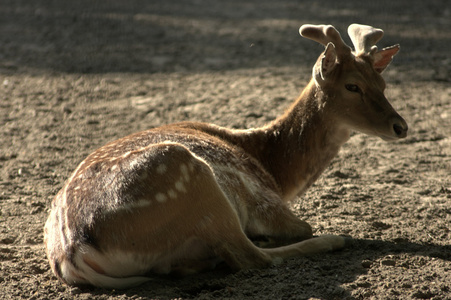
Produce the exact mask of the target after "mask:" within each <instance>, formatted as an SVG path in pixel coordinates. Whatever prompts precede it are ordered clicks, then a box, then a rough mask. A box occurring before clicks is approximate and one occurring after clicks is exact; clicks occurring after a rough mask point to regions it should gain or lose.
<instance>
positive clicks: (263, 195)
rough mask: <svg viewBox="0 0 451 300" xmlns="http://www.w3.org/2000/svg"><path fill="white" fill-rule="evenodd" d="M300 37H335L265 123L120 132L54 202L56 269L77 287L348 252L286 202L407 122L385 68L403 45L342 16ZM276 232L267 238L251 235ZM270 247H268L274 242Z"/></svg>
mask: <svg viewBox="0 0 451 300" xmlns="http://www.w3.org/2000/svg"><path fill="white" fill-rule="evenodd" d="M299 31H300V34H301V35H302V36H304V37H306V38H309V39H312V40H314V41H316V42H319V43H321V44H323V45H324V46H325V51H324V52H323V53H322V54H321V55H320V56H319V58H318V60H317V61H316V63H315V65H314V67H313V74H312V79H311V80H310V82H309V83H308V85H307V86H306V87H305V89H304V90H303V92H302V93H301V95H300V97H299V98H298V99H297V100H296V101H295V102H294V103H293V104H292V105H291V107H290V108H289V109H288V110H287V111H286V112H285V114H283V115H282V116H280V117H278V118H277V119H276V120H274V121H273V122H271V123H269V124H267V125H266V126H263V127H261V128H255V129H248V130H232V129H227V128H224V127H219V126H216V125H211V124H205V123H194V122H183V123H177V124H171V125H166V126H162V127H158V128H154V129H150V130H147V131H143V132H139V133H135V134H132V135H130V136H127V137H125V138H122V139H119V140H117V141H113V142H111V143H109V144H107V145H105V146H103V147H101V148H100V149H98V150H96V151H95V152H93V153H92V154H91V155H89V156H88V157H87V158H86V159H85V160H84V161H83V162H81V163H80V165H79V166H78V167H77V169H76V170H75V171H74V173H73V174H72V176H71V177H70V178H69V179H68V180H67V182H66V184H65V186H64V187H63V188H62V190H61V191H60V192H59V193H58V194H57V195H56V197H55V199H54V200H53V202H52V208H51V212H50V216H49V217H48V220H47V223H46V225H45V230H44V231H45V244H46V250H47V256H48V259H49V261H50V265H51V268H52V269H53V271H54V273H55V274H56V276H57V277H58V278H59V279H61V280H62V281H63V282H65V283H67V284H69V285H78V284H91V285H94V286H100V287H109V288H126V287H129V286H133V285H138V284H141V283H143V282H146V281H148V280H150V279H149V278H150V277H146V275H149V274H162V273H164V274H167V273H180V274H191V273H196V272H199V271H202V270H205V269H208V268H213V267H214V266H215V265H216V264H217V263H218V262H220V261H225V262H226V263H227V264H228V265H229V266H230V267H231V268H232V269H236V270H238V269H247V268H260V267H266V266H270V265H271V264H276V263H279V262H281V261H282V260H283V259H285V258H289V257H296V256H304V255H308V254H315V253H321V252H325V251H331V250H335V249H340V248H342V247H344V245H345V238H343V237H341V236H333V235H325V236H319V237H312V229H311V227H310V225H309V224H307V223H306V222H305V221H302V220H300V219H298V218H297V217H296V216H295V215H294V214H293V213H292V212H291V211H290V209H289V208H288V206H287V204H288V203H289V202H290V201H292V200H293V199H295V198H296V197H297V196H299V195H302V194H303V193H304V192H305V191H306V190H307V189H308V188H309V187H310V186H311V185H312V183H313V182H314V181H315V180H316V179H317V178H318V176H319V175H320V174H321V173H322V172H323V170H324V169H325V168H326V167H327V165H328V163H329V162H330V161H331V159H332V158H333V157H334V156H335V155H336V154H337V153H338V151H339V148H340V147H341V146H342V144H343V143H345V142H346V141H347V140H348V139H349V136H350V131H352V130H357V131H360V132H363V133H367V134H370V135H375V136H378V137H381V138H382V139H384V140H396V139H399V138H404V137H405V136H406V135H407V124H406V122H405V121H404V119H403V118H401V117H400V115H399V114H398V113H397V112H396V111H395V110H394V109H393V107H392V106H391V105H390V103H389V102H388V101H387V99H386V98H385V96H384V89H385V82H384V80H383V79H382V76H381V75H380V73H381V72H382V71H383V70H384V69H385V68H386V67H387V65H388V64H389V63H390V62H391V60H392V58H393V56H394V55H395V54H396V53H397V52H398V50H399V45H395V46H392V47H389V48H385V49H382V50H380V51H379V50H378V48H377V47H376V46H375V44H376V42H378V41H379V40H380V39H381V38H382V35H383V31H382V30H380V29H375V28H373V27H370V26H365V25H358V24H353V25H351V26H349V28H348V33H349V35H350V37H351V40H352V42H353V44H354V47H355V50H354V51H352V50H351V48H350V47H349V46H347V45H346V44H345V42H344V41H343V40H342V38H341V36H340V34H339V32H338V31H337V30H336V29H335V28H334V27H333V26H331V25H317V26H315V25H303V26H302V27H301V28H300V30H299ZM262 236H264V237H267V238H268V241H269V242H267V245H265V247H261V246H257V245H256V243H253V242H252V241H253V240H254V239H255V238H256V237H262ZM266 246H269V247H266Z"/></svg>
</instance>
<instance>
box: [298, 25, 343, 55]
mask: <svg viewBox="0 0 451 300" xmlns="http://www.w3.org/2000/svg"><path fill="white" fill-rule="evenodd" d="M299 33H300V34H301V36H303V37H305V38H308V39H311V40H314V41H316V42H318V43H320V44H322V45H324V46H327V44H329V43H333V44H334V46H335V48H336V49H337V50H338V51H340V50H341V51H342V52H344V53H348V52H350V51H351V48H350V47H349V46H348V45H346V43H345V42H344V41H343V39H342V38H341V35H340V33H339V32H338V31H337V29H335V27H333V26H332V25H311V24H305V25H302V26H301V28H299Z"/></svg>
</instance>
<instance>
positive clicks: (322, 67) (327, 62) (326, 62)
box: [313, 43, 337, 81]
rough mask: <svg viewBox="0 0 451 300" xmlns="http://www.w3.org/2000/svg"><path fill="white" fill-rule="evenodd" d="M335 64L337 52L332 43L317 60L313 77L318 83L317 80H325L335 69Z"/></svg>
mask: <svg viewBox="0 0 451 300" xmlns="http://www.w3.org/2000/svg"><path fill="white" fill-rule="evenodd" d="M336 64H337V52H336V51H335V46H334V44H332V43H328V44H327V46H326V50H324V53H323V54H322V56H321V57H320V59H318V61H317V63H316V65H315V68H314V69H313V73H314V74H313V77H314V78H315V79H316V80H317V81H318V80H319V79H321V80H325V79H326V77H327V75H329V74H330V73H331V72H332V71H333V70H334V68H335V66H336Z"/></svg>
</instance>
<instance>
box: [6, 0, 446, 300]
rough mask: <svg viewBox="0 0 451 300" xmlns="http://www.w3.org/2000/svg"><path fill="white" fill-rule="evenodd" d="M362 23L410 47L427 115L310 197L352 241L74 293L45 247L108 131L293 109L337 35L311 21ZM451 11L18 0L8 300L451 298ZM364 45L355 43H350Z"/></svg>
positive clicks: (419, 102)
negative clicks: (74, 175)
mask: <svg viewBox="0 0 451 300" xmlns="http://www.w3.org/2000/svg"><path fill="white" fill-rule="evenodd" d="M305 23H313V24H333V25H334V26H336V28H337V29H339V30H340V31H341V32H342V35H343V36H344V38H345V39H346V41H349V38H348V37H347V35H346V34H345V32H346V31H345V30H346V28H347V26H348V25H349V24H351V23H363V24H369V25H372V26H375V27H379V28H382V29H384V30H385V33H386V35H385V37H384V39H383V40H382V41H381V42H380V45H381V46H390V45H392V44H396V43H399V44H401V52H400V53H399V54H398V55H397V56H396V57H395V59H394V61H393V63H392V65H391V66H390V67H389V69H388V70H387V71H386V72H385V73H384V74H385V75H384V77H385V78H386V81H387V83H388V88H387V92H386V95H387V96H388V98H389V99H391V102H392V104H393V106H394V107H395V108H396V109H397V110H398V112H399V113H400V114H401V115H402V116H403V117H404V118H405V119H406V120H407V122H408V123H409V126H410V131H409V136H408V137H407V138H406V139H404V140H402V141H399V142H392V143H386V142H383V141H382V140H380V139H379V138H376V137H369V136H365V135H363V134H359V133H356V134H353V136H352V137H351V139H350V140H349V142H348V143H347V144H345V146H344V147H343V149H342V151H341V152H340V154H339V155H338V156H337V157H336V159H335V160H334V161H333V162H332V164H331V166H330V167H329V168H328V169H327V170H326V171H325V173H324V174H323V175H322V177H321V178H320V179H319V180H318V181H317V182H316V183H315V185H314V186H313V187H312V188H311V189H310V190H309V192H308V193H307V194H306V195H305V196H304V197H302V199H301V198H300V199H298V200H297V201H296V202H295V203H293V210H294V211H295V212H296V214H297V215H298V216H299V218H302V219H305V220H307V221H308V222H310V223H311V224H312V226H313V228H314V233H315V234H316V235H321V234H327V233H332V234H340V235H348V236H351V237H353V238H355V242H354V243H353V245H352V246H351V247H349V248H346V249H345V250H343V251H339V252H335V253H330V254H326V255H318V256H312V257H308V258H301V259H291V260H288V261H286V262H284V263H283V264H281V265H279V266H276V267H272V268H268V269H263V270H248V271H240V272H237V273H232V272H231V271H230V270H228V269H227V268H226V267H222V268H218V269H217V270H214V271H212V272H208V273H204V274H200V275H196V276H192V277H187V278H184V279H173V278H166V277H155V278H154V281H152V282H151V283H149V284H145V285H142V286H140V287H137V288H133V289H129V290H122V291H121V290H106V289H95V288H86V289H85V288H70V287H67V286H65V285H62V284H61V283H59V282H58V281H57V280H56V277H55V276H54V275H53V274H52V272H51V270H50V268H49V265H48V263H47V260H46V257H45V253H44V247H43V226H44V222H45V220H46V218H47V215H48V208H49V206H50V202H51V201H52V198H53V197H54V196H55V194H56V193H57V192H58V190H59V189H60V188H61V187H62V186H63V183H64V181H65V180H66V179H67V178H68V177H69V175H70V174H71V172H72V171H73V170H74V169H75V167H76V166H77V164H78V163H79V162H81V161H82V160H83V159H84V157H86V156H87V155H88V154H89V153H90V152H92V151H93V150H95V149H96V148H98V147H100V146H102V145H103V144H105V143H106V142H108V141H111V140H114V139H117V138H119V137H122V136H125V135H127V134H130V133H133V132H136V131H139V130H144V129H147V128H151V127H154V126H158V125H161V124H166V123H170V122H175V121H182V120H195V121H205V122H211V123H216V124H219V125H225V126H229V127H233V128H249V127H255V126H260V125H263V124H264V123H266V122H268V121H270V120H272V119H273V118H275V117H276V116H277V115H279V114H281V113H282V112H283V111H284V110H285V109H286V108H287V107H288V105H289V104H290V103H291V101H293V100H294V99H295V98H296V97H297V95H298V94H299V93H300V91H301V90H302V88H303V86H304V85H305V84H306V83H307V81H308V80H309V77H310V74H311V67H312V66H313V64H314V62H315V60H316V58H317V57H318V55H319V54H320V53H321V52H322V50H323V47H322V46H320V45H318V44H316V43H315V42H313V41H310V40H307V39H303V38H301V37H300V36H299V34H298V28H299V26H301V25H302V24H305ZM450 28H451V7H450V6H449V3H448V1H447V0H428V1H420V0H409V1H406V0H403V1H392V0H390V1H388V0H379V1H360V0H348V1H335V0H328V1H295V0H282V1H269V0H263V1H261V0H260V1H256V0H249V1H248V0H242V1H234V0H232V1H212V0H208V1H207V0H190V1H185V0H172V1H144V0H131V1H119V0H116V1H92V0H89V1H88V0H81V1H70V2H69V1H51V0H28V1H27V0H9V1H8V0H5V1H1V2H0V141H1V142H0V204H1V206H0V299H21V298H23V299H153V298H161V299H167V298H179V299H190V298H196V299H216V298H233V299H309V298H310V299H451V246H450V241H451V232H450V223H451V175H450V174H451V85H450V78H451V57H450V55H449V53H450V50H449V49H451V30H450ZM349 43H350V42H349Z"/></svg>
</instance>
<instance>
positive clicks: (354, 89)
mask: <svg viewBox="0 0 451 300" xmlns="http://www.w3.org/2000/svg"><path fill="white" fill-rule="evenodd" d="M345 88H346V89H347V90H348V91H350V92H353V93H360V88H359V87H358V86H357V85H355V84H346V85H345Z"/></svg>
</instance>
